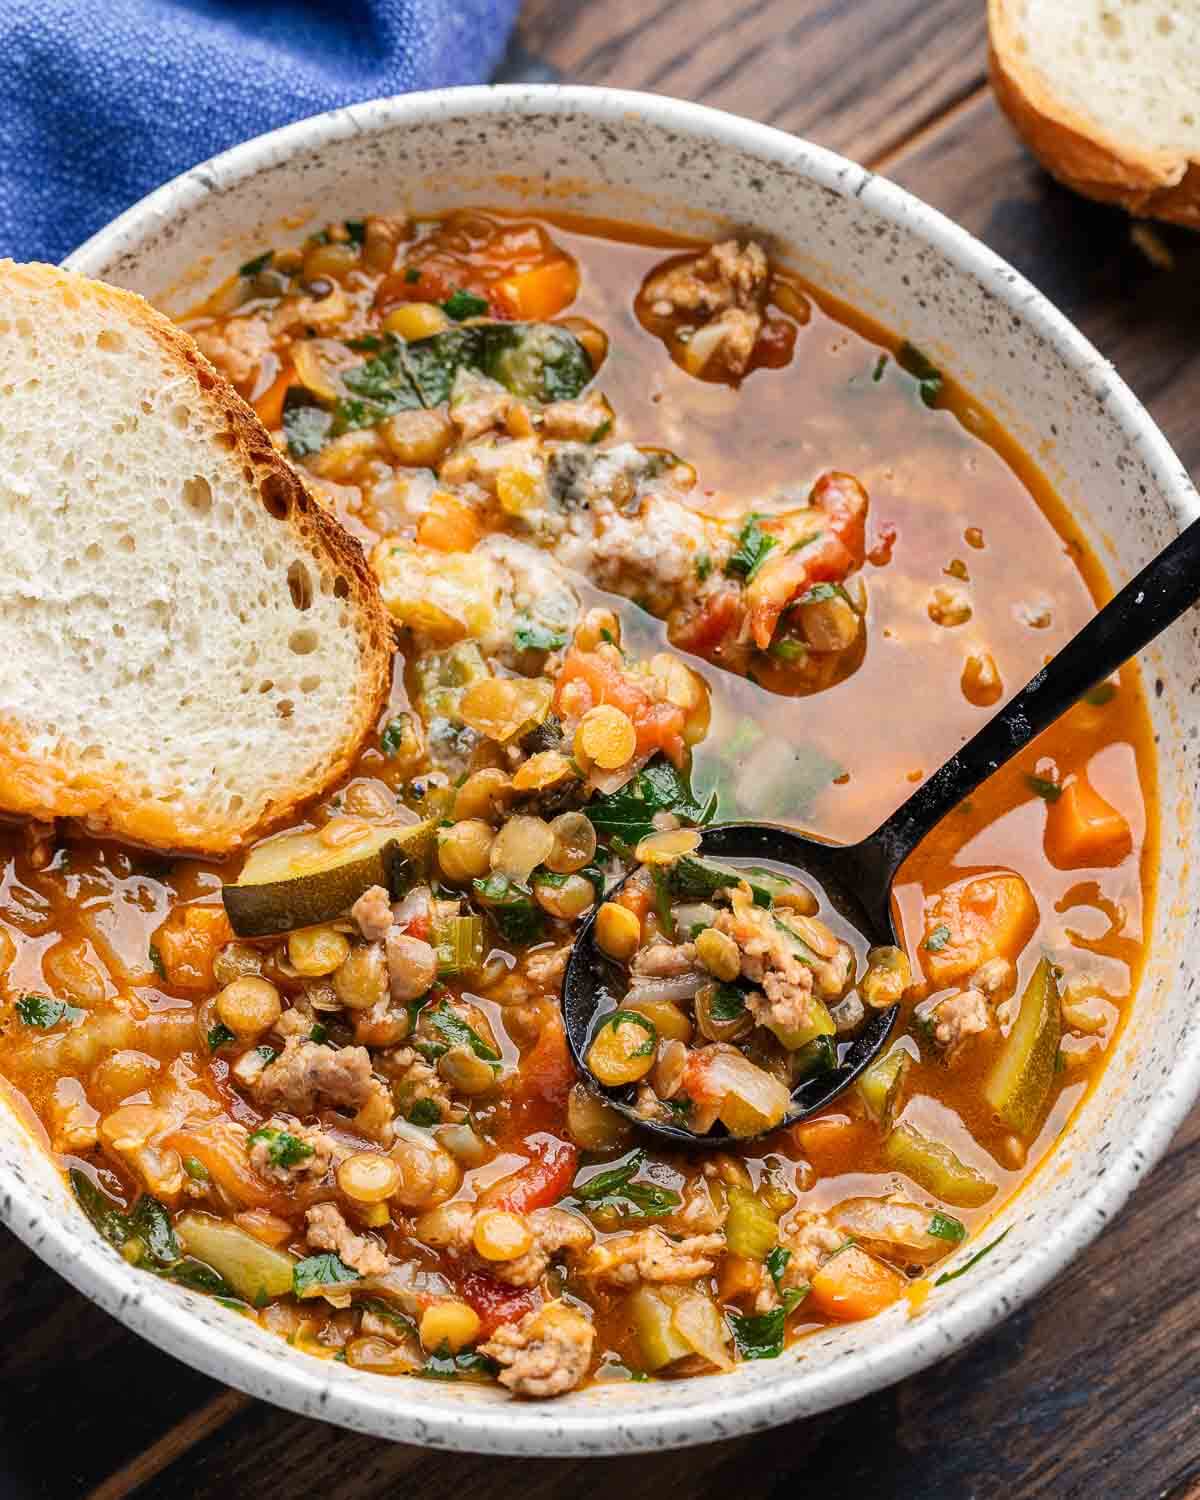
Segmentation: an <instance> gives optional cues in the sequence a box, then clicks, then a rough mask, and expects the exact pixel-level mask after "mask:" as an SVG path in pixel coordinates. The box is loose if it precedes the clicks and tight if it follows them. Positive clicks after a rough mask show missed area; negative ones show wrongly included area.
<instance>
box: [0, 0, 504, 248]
mask: <svg viewBox="0 0 1200 1500" xmlns="http://www.w3.org/2000/svg"><path fill="white" fill-rule="evenodd" d="M518 3H519V0H0V254H5V255H11V256H14V257H15V258H17V259H19V260H35V259H36V260H50V261H58V260H61V259H62V257H63V256H64V255H66V254H67V253H68V252H69V251H70V250H72V249H74V247H75V246H76V245H78V244H80V243H81V242H82V241H83V240H85V239H86V238H87V237H88V235H90V234H92V233H93V232H94V231H95V230H97V229H99V228H100V227H101V226H102V225H104V224H105V223H107V222H108V220H109V219H111V218H113V217H114V215H116V214H118V213H120V212H121V210H122V209H124V208H128V206H129V205H130V204H131V203H134V202H135V201H136V200H137V199H138V198H140V197H141V196H142V195H143V194H144V193H147V192H149V191H150V189H151V188H154V187H157V186H158V185H159V184H160V183H162V182H165V181H166V180H167V179H168V178H170V177H174V176H175V174H176V173H178V172H182V171H184V170H185V169H186V168H188V167H191V166H194V165H195V164H196V163H197V162H199V161H203V160H204V159H205V158H206V157H209V156H212V155H214V154H215V153H216V152H218V151H222V150H224V149H225V148H226V147H227V146H232V145H235V144H236V143H237V142H239V141H244V140H246V139H247V138H248V137H250V136H254V135H259V134H261V132H262V131H264V130H273V129H274V128H275V127H276V126H278V125H284V124H287V123H288V122H289V121H291V120H298V119H302V118H303V117H304V116H305V115H311V114H316V113H317V112H318V111H320V110H323V109H331V108H333V107H335V106H337V105H342V104H351V103H353V102H355V101H356V100H362V99H370V98H373V97H375V96H377V95H380V94H396V93H402V92H404V91H405V90H407V89H417V88H437V87H441V86H444V85H447V84H456V83H479V82H482V81H483V80H485V79H487V78H488V77H489V76H490V75H491V73H492V70H493V69H494V68H495V66H496V64H497V63H498V62H499V61H500V59H501V57H502V56H503V54H504V49H505V44H506V42H507V41H508V36H509V32H510V30H511V28H512V24H513V21H514V19H515V16H516V11H517V8H518Z"/></svg>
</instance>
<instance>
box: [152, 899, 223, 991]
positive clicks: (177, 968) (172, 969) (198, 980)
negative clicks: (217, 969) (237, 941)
mask: <svg viewBox="0 0 1200 1500" xmlns="http://www.w3.org/2000/svg"><path fill="white" fill-rule="evenodd" d="M232 939H233V929H232V928H231V927H230V925H229V918H228V917H227V916H226V915H225V911H224V908H223V907H220V906H177V907H176V908H175V910H174V911H173V912H172V913H171V915H170V916H169V917H168V918H167V920H166V921H165V922H164V923H163V925H162V926H161V927H160V928H159V929H158V931H157V932H156V933H155V934H154V939H153V944H154V948H155V951H156V952H157V953H158V956H159V959H160V961H161V963H162V967H163V977H164V978H165V979H166V982H167V983H168V984H169V985H171V986H173V987H174V988H175V989H179V990H208V989H211V988H212V986H213V983H214V980H213V959H214V958H215V957H216V956H217V950H218V949H220V948H223V947H224V946H225V944H226V943H228V942H230V941H232Z"/></svg>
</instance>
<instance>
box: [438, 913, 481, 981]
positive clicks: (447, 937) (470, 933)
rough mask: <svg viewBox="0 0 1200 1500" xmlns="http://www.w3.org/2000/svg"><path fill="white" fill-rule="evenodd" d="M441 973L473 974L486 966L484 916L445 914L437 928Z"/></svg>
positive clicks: (439, 970) (439, 969) (439, 971)
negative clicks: (484, 956) (452, 915)
mask: <svg viewBox="0 0 1200 1500" xmlns="http://www.w3.org/2000/svg"><path fill="white" fill-rule="evenodd" d="M434 947H435V948H436V949H437V959H438V973H439V974H441V975H443V976H444V975H448V974H474V973H476V972H477V971H478V970H479V969H481V968H482V967H483V918H482V917H479V916H469V917H446V918H444V919H442V920H441V921H439V922H438V924H437V926H436V927H435V928H434Z"/></svg>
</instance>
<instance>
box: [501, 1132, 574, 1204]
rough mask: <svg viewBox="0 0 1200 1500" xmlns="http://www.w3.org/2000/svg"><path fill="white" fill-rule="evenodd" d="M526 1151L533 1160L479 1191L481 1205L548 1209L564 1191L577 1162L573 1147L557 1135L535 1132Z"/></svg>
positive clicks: (529, 1138) (526, 1145)
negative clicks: (531, 1155)
mask: <svg viewBox="0 0 1200 1500" xmlns="http://www.w3.org/2000/svg"><path fill="white" fill-rule="evenodd" d="M525 1150H527V1151H530V1152H532V1153H533V1159H532V1160H531V1161H529V1162H527V1163H526V1164H525V1166H523V1167H521V1168H520V1169H519V1170H518V1171H516V1172H513V1173H512V1174H511V1175H510V1176H508V1177H502V1178H501V1179H500V1181H499V1182H494V1183H492V1185H491V1187H489V1188H487V1189H485V1191H484V1192H482V1193H480V1195H479V1200H478V1201H479V1203H480V1205H481V1206H483V1205H486V1206H487V1207H488V1208H506V1209H508V1210H509V1211H510V1212H512V1213H517V1214H527V1213H529V1212H530V1211H531V1210H532V1209H535V1208H548V1207H549V1206H550V1205H551V1204H552V1203H557V1202H558V1200H559V1199H560V1198H562V1197H563V1196H564V1195H565V1194H566V1193H567V1191H568V1189H569V1188H570V1186H571V1184H572V1183H573V1182H574V1181H575V1171H576V1168H577V1167H578V1165H579V1152H578V1151H577V1150H576V1148H575V1147H574V1146H572V1145H571V1144H570V1143H569V1142H568V1141H560V1140H559V1139H558V1137H557V1136H552V1135H534V1136H530V1137H528V1138H527V1139H526V1141H525Z"/></svg>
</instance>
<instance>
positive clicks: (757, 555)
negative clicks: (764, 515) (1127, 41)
mask: <svg viewBox="0 0 1200 1500" xmlns="http://www.w3.org/2000/svg"><path fill="white" fill-rule="evenodd" d="M758 523H759V516H758V515H757V514H756V513H755V512H754V511H751V513H750V514H749V515H748V516H747V517H746V519H745V520H744V521H743V522H742V529H741V531H740V532H739V533H738V541H737V548H736V549H735V551H734V552H733V554H732V555H731V557H730V559H729V561H728V562H727V563H726V564H725V571H726V573H728V574H729V575H730V576H731V577H737V578H741V579H742V580H743V582H745V583H750V582H752V581H753V579H754V577H755V575H756V574H757V573H758V570H759V569H760V568H761V567H762V565H763V563H765V562H766V560H767V554H768V553H769V552H770V551H771V549H772V548H773V547H777V546H778V545H779V540H778V538H777V537H773V536H770V535H769V534H768V533H767V532H765V531H764V530H763V529H762V527H761V526H760V525H759V524H758Z"/></svg>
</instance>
